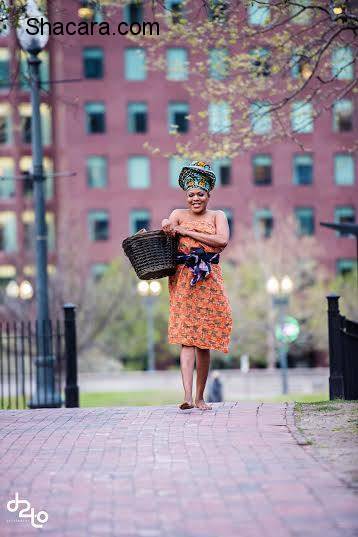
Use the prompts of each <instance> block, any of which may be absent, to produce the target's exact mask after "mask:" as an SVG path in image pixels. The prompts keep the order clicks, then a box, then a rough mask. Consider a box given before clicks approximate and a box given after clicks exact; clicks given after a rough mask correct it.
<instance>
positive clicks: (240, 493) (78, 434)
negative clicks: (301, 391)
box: [0, 402, 358, 537]
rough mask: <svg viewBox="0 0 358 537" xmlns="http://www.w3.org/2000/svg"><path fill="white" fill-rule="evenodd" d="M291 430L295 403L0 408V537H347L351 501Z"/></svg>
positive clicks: (353, 521) (352, 523)
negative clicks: (15, 505) (28, 511)
mask: <svg viewBox="0 0 358 537" xmlns="http://www.w3.org/2000/svg"><path fill="white" fill-rule="evenodd" d="M295 433H297V430H296V429H295V425H294V419H293V403H255V402H226V403H214V404H213V410H209V411H202V410H199V409H193V410H187V411H181V410H179V409H178V408H177V406H176V405H167V406H161V407H119V408H118V407H117V408H83V409H65V408H63V409H50V410H48V409H38V410H8V411H1V412H0V436H1V443H0V460H1V481H0V483H1V485H0V486H1V494H0V499H1V519H0V535H1V537H7V536H9V535H23V536H27V535H34V534H37V533H39V532H42V533H44V534H50V535H54V536H57V535H58V536H61V537H62V536H69V537H77V536H86V537H88V536H97V535H98V536H103V535H108V536H113V537H117V536H118V537H121V536H122V537H123V536H124V537H127V536H128V537H263V536H275V537H281V536H282V537H286V536H302V537H310V536H315V537H341V536H344V537H348V536H349V537H351V536H354V535H357V534H358V495H357V494H355V493H354V491H353V490H351V489H349V488H348V487H347V486H346V485H345V484H344V483H343V482H341V481H339V480H338V478H337V477H335V476H334V475H333V474H332V473H331V472H330V470H329V469H327V467H325V466H323V465H321V464H320V463H319V462H317V460H316V459H315V458H313V457H312V456H311V454H310V451H309V450H310V447H311V446H309V445H307V446H305V445H304V443H302V444H301V445H300V444H299V443H298V442H299V441H300V438H299V437H298V436H297V435H296V434H295ZM16 491H17V492H18V493H19V497H20V499H27V500H28V501H29V502H30V504H31V508H34V513H35V514H36V513H38V512H39V511H42V510H44V511H46V512H47V513H48V521H47V522H46V523H45V524H44V525H43V527H42V528H41V529H35V528H33V527H32V525H31V522H30V519H29V518H24V517H22V518H21V517H19V511H17V512H9V511H8V510H7V503H8V501H9V500H11V499H14V498H15V492H16ZM40 518H41V517H40ZM35 523H36V519H35Z"/></svg>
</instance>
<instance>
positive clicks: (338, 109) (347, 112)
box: [333, 99, 353, 132]
mask: <svg viewBox="0 0 358 537" xmlns="http://www.w3.org/2000/svg"><path fill="white" fill-rule="evenodd" d="M333 130H334V131H335V132H347V131H351V130H353V101H350V100H349V99H340V100H339V101H336V102H335V103H334V104H333Z"/></svg>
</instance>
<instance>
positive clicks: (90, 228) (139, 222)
mask: <svg viewBox="0 0 358 537" xmlns="http://www.w3.org/2000/svg"><path fill="white" fill-rule="evenodd" d="M149 4H150V3H149V2H148V3H144V5H141V4H140V3H131V4H128V6H126V7H123V8H122V7H121V8H118V9H117V11H116V12H114V13H112V17H115V18H116V19H117V21H119V20H121V21H127V22H128V23H131V21H134V22H135V21H138V20H142V19H145V18H146V17H147V20H151V15H150V5H149ZM169 4H170V2H169ZM171 4H173V6H171V7H174V9H175V10H177V11H178V12H179V11H180V1H177V2H174V3H173V2H172V3H171ZM174 4H175V5H174ZM90 7H91V6H90V5H89V4H88V2H79V1H77V0H66V1H62V2H56V1H54V2H53V3H52V2H51V5H49V17H50V20H51V21H61V22H62V23H63V24H66V23H69V22H73V21H75V22H76V21H79V20H80V19H81V17H82V18H83V17H84V16H86V17H88V13H86V12H85V11H83V10H84V9H85V10H86V9H87V8H90ZM79 9H80V10H81V9H82V11H79ZM93 17H94V20H97V21H101V20H103V19H105V17H106V12H105V10H103V11H102V12H100V11H99V10H97V11H95V12H94V13H93ZM248 17H249V20H250V23H251V24H253V25H255V24H257V25H262V24H263V22H262V19H260V17H261V14H259V15H257V14H255V12H249V13H248ZM211 54H212V55H213V57H212V63H211V65H212V68H211V71H210V75H209V76H213V77H220V76H223V74H222V73H220V72H218V70H217V68H216V67H215V65H217V64H219V65H221V64H222V62H221V61H220V57H221V56H220V55H222V54H223V51H221V50H217V51H215V50H214V51H212V52H211ZM350 54H352V51H351V50H350V49H349V47H345V48H344V50H343V52H342V51H341V52H340V53H339V54H338V53H337V54H336V56H335V57H332V70H334V69H336V70H337V69H339V72H340V75H339V77H338V78H342V79H351V78H353V77H354V76H355V73H354V71H353V66H352V65H348V66H347V67H345V68H343V69H340V65H341V64H342V62H346V59H347V57H348V58H349V55H350ZM41 59H42V60H43V63H42V67H41V68H42V81H43V82H42V87H43V92H42V110H41V112H42V127H43V138H44V156H45V158H44V166H45V170H46V171H48V172H51V171H53V170H54V171H55V172H56V173H58V174H60V175H58V176H55V177H52V176H51V175H49V177H48V179H47V181H46V198H47V216H46V218H47V224H48V232H49V239H48V245H49V269H51V270H54V269H55V268H54V267H55V266H56V264H57V263H58V260H59V258H60V257H61V255H62V252H63V251H64V250H65V249H66V247H67V246H68V242H69V241H71V242H72V243H73V245H74V247H75V249H76V252H77V253H78V256H79V257H82V258H83V261H84V263H85V265H86V270H87V271H88V272H89V273H91V274H92V275H93V276H94V277H95V278H97V277H100V276H101V274H102V273H103V271H104V270H105V268H106V266H107V265H108V263H109V262H110V261H111V260H112V259H113V258H114V257H116V256H117V255H123V250H122V246H121V244H122V241H123V239H124V238H125V237H127V236H128V235H130V234H132V233H134V232H136V231H137V230H138V229H140V228H142V227H146V228H147V229H148V228H151V229H157V228H159V227H160V222H161V220H162V219H163V218H165V217H167V216H168V215H169V213H170V212H171V210H172V209H173V208H175V207H181V206H184V197H183V192H182V191H181V189H180V188H179V187H178V185H177V177H178V172H179V170H180V168H181V166H182V164H183V161H182V160H180V159H178V158H175V157H174V156H171V157H169V158H166V157H164V156H157V155H155V154H154V155H153V154H151V153H150V152H148V151H146V150H145V148H143V144H144V142H146V141H147V140H149V141H150V142H151V145H153V146H158V147H160V148H161V149H162V150H163V151H164V152H166V153H168V154H172V155H174V154H175V143H176V141H177V139H176V138H174V137H173V136H171V135H170V133H171V132H172V131H173V129H174V130H175V131H176V132H177V133H179V134H180V141H181V143H183V144H185V143H186V141H189V140H190V138H191V136H192V132H193V125H191V124H190V121H189V120H188V117H187V116H188V114H190V113H191V112H192V111H195V110H197V109H198V107H199V106H200V103H199V101H198V99H196V98H193V97H191V96H190V95H189V93H188V91H187V89H186V86H187V81H188V77H189V76H190V72H189V70H188V68H187V66H188V64H189V65H190V57H189V53H188V51H187V50H186V49H185V48H182V47H180V46H177V45H176V44H175V43H174V44H173V46H172V47H168V50H167V53H166V61H167V70H166V73H165V74H163V73H160V72H158V71H152V70H150V68H149V67H150V66H148V62H147V59H146V52H145V50H143V49H141V48H139V47H136V46H135V44H133V42H129V41H128V40H127V39H125V38H124V37H123V36H120V35H117V36H115V37H113V38H112V36H100V35H78V34H76V35H75V36H70V35H64V36H59V35H54V36H50V39H49V44H48V47H47V49H46V50H45V51H43V52H42V53H41ZM218 59H219V60H218ZM346 63H348V64H349V62H346ZM353 65H354V64H353ZM295 69H296V73H295V72H294V71H293V73H292V76H297V69H300V66H299V65H298V67H296V68H295ZM0 79H1V81H2V82H1V87H0V88H1V89H0V176H1V177H3V178H4V179H3V180H1V181H0V281H1V282H2V285H5V284H6V283H7V282H8V281H9V280H10V279H13V278H17V279H22V278H31V277H32V276H33V273H34V253H33V223H34V213H33V204H32V185H31V180H30V178H27V176H28V175H29V172H30V171H31V157H30V155H31V131H30V128H31V105H30V97H29V91H28V81H27V79H26V61H25V58H24V55H23V54H21V53H20V50H19V47H18V45H17V43H16V38H15V35H14V32H12V31H11V30H9V29H6V28H5V29H4V28H3V29H2V32H1V33H0ZM51 81H52V82H51ZM291 113H292V125H293V127H294V128H295V129H296V132H297V136H302V137H304V139H305V141H307V142H308V143H309V145H310V147H312V151H311V152H310V153H307V152H304V153H303V152H299V151H298V150H297V145H295V144H294V143H293V142H292V141H291V140H290V139H288V140H283V141H280V142H279V143H271V144H267V143H265V145H264V149H262V148H261V147H260V146H258V148H257V150H254V151H250V152H245V153H243V154H242V155H241V156H239V157H235V158H234V159H229V158H225V159H221V160H217V161H214V162H213V167H214V169H215V171H216V173H217V176H218V183H219V184H218V187H217V188H216V189H215V194H214V195H213V200H212V202H211V204H210V208H213V209H215V208H217V209H223V210H225V212H226V214H227V216H228V219H229V224H230V228H231V236H232V239H233V240H235V239H237V237H235V231H236V228H237V224H238V223H240V226H244V227H245V226H246V227H248V228H251V227H253V226H256V227H257V229H258V230H259V232H260V233H263V234H264V236H270V234H271V233H272V231H273V229H274V227H275V214H274V211H273V210H272V205H273V202H274V201H275V200H277V199H278V198H280V199H282V200H284V206H285V210H287V211H288V212H291V213H292V214H293V215H294V216H295V218H296V219H297V225H298V230H299V233H301V234H303V235H304V234H308V235H316V236H317V238H318V239H319V241H320V243H321V244H322V246H323V250H324V256H323V257H322V259H320V262H322V263H323V264H324V265H325V266H326V267H327V268H328V269H329V271H330V272H331V273H332V275H333V274H335V273H339V272H345V271H349V270H351V268H352V267H353V266H354V263H355V241H354V239H353V238H352V237H344V236H338V234H335V232H332V231H331V230H328V229H325V228H322V227H321V226H320V225H319V222H320V221H334V220H335V221H340V222H354V221H355V219H356V212H357V205H358V195H357V194H358V189H357V179H356V177H357V164H356V161H355V159H354V156H353V155H352V153H348V152H346V151H342V150H341V149H340V148H341V147H345V146H352V145H353V142H354V139H355V138H356V132H357V130H356V126H357V114H356V111H355V109H354V102H353V96H352V94H347V95H345V96H344V98H342V99H341V100H339V101H337V102H336V103H335V105H334V107H333V108H332V109H330V110H328V111H327V112H326V113H325V114H322V115H320V116H319V117H318V118H316V119H314V120H313V116H312V109H311V108H310V106H308V107H307V109H305V115H306V118H308V121H306V122H305V124H304V125H303V124H302V125H300V124H299V121H298V119H297V117H296V115H295V107H294V105H293V107H292V111H291ZM227 115H228V111H227V109H226V107H225V103H224V104H222V105H220V106H219V105H216V104H214V103H212V104H211V105H209V110H208V132H209V133H213V134H214V133H216V132H218V130H220V131H221V132H226V129H230V124H229V122H228V121H227ZM311 116H312V117H311ZM270 128H271V127H270V122H269V121H268V120H267V119H265V120H264V121H261V122H258V123H256V124H255V125H253V129H255V130H254V132H255V134H257V135H258V136H260V134H264V133H265V132H267V131H268V129H270ZM67 172H68V173H69V174H71V173H73V172H74V173H75V174H76V175H73V176H72V175H66V173H67ZM61 174H62V175H61ZM17 178H18V179H17ZM250 201H254V202H255V205H256V209H255V211H254V212H252V211H251V209H250ZM238 240H239V238H238Z"/></svg>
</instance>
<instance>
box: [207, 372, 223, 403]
mask: <svg viewBox="0 0 358 537" xmlns="http://www.w3.org/2000/svg"><path fill="white" fill-rule="evenodd" d="M222 400H223V384H222V381H221V379H220V373H219V371H216V370H215V371H213V372H212V374H211V380H210V384H209V396H208V401H210V403H221V401H222Z"/></svg>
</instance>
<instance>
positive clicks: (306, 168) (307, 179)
mask: <svg viewBox="0 0 358 537" xmlns="http://www.w3.org/2000/svg"><path fill="white" fill-rule="evenodd" d="M312 183H313V159H312V155H294V157H293V184H295V185H311V184H312Z"/></svg>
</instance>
